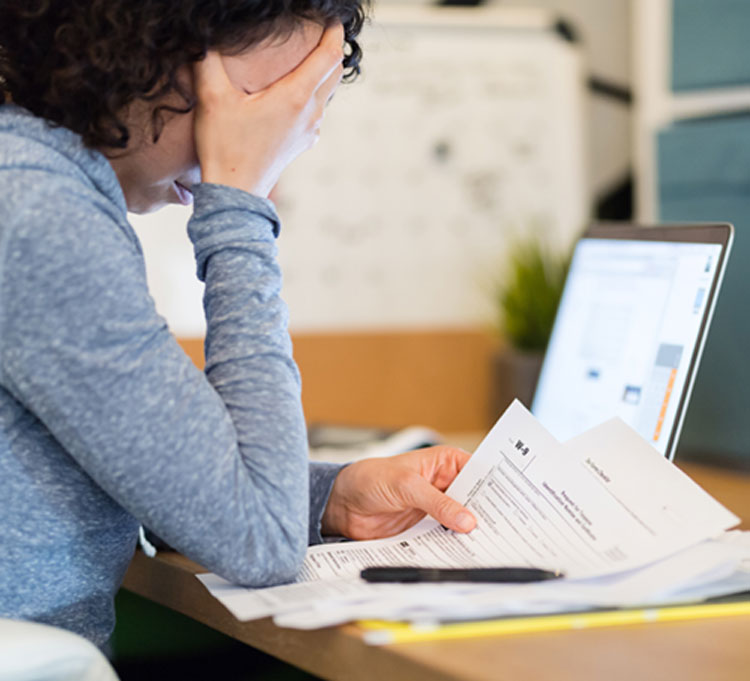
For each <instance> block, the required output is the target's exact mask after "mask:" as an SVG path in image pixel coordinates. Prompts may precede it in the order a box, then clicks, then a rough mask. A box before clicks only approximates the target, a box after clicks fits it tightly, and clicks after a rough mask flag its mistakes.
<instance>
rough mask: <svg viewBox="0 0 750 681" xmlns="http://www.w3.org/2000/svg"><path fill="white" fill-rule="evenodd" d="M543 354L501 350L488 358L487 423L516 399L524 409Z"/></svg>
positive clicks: (531, 394) (493, 419)
mask: <svg viewBox="0 0 750 681" xmlns="http://www.w3.org/2000/svg"><path fill="white" fill-rule="evenodd" d="M543 359H544V353H543V352H526V351H523V350H516V349H515V348H502V349H501V350H498V351H497V352H496V353H494V355H493V357H492V365H493V366H492V386H491V389H490V404H489V414H488V417H489V423H490V424H494V423H495V421H497V419H498V418H499V417H500V415H501V414H502V413H503V412H504V411H505V410H506V409H507V408H508V407H509V406H510V404H511V402H513V400H514V399H516V398H517V399H518V400H520V401H521V402H523V404H524V405H525V406H526V407H527V408H528V407H531V400H532V398H533V397H534V389H535V388H536V382H537V380H538V379H539V371H540V370H541V368H542V360H543Z"/></svg>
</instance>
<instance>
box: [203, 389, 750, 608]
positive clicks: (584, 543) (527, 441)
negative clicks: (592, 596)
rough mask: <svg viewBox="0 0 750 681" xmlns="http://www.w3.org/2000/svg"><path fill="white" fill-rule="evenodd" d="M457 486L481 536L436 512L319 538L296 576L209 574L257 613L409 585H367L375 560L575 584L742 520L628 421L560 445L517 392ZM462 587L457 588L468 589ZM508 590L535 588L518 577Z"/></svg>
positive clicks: (416, 592) (207, 578)
mask: <svg viewBox="0 0 750 681" xmlns="http://www.w3.org/2000/svg"><path fill="white" fill-rule="evenodd" d="M447 493H448V494H449V495H450V496H452V497H453V498H455V499H457V500H458V501H460V502H461V503H463V504H464V505H466V506H467V507H468V508H469V509H470V510H471V511H472V512H473V513H474V515H475V516H476V518H477V526H476V528H475V529H474V530H473V531H472V532H471V533H469V534H459V533H455V532H453V531H451V530H447V529H445V528H444V527H443V526H441V525H440V524H439V523H437V522H436V521H435V520H434V519H432V518H429V517H428V518H425V519H423V520H422V521H421V522H420V523H418V524H417V525H415V526H414V527H413V528H411V529H410V530H407V531H406V532H403V533H401V534H399V535H397V536H395V537H391V538H388V539H380V540H374V541H359V542H345V543H338V544H323V545H319V546H313V547H311V548H310V549H308V553H307V556H306V559H305V561H304V565H303V567H302V570H301V572H300V574H299V576H298V578H297V582H296V583H295V584H291V585H286V586H281V587H272V588H268V589H255V590H253V589H238V588H236V587H232V588H230V587H229V585H228V584H227V583H224V582H223V580H220V579H219V578H218V577H216V576H215V575H204V576H201V579H202V581H203V582H204V584H206V586H208V587H209V588H210V589H211V590H212V593H214V594H215V595H217V597H218V593H219V591H220V590H221V589H224V592H223V596H224V597H227V598H228V597H229V595H230V594H231V596H232V598H228V600H227V601H225V600H224V599H223V598H222V600H223V602H225V604H226V605H227V607H230V609H231V610H232V611H233V612H234V613H235V614H236V615H237V616H238V617H241V618H244V619H251V618H254V617H263V616H266V615H269V614H274V615H279V614H281V613H283V612H289V611H293V610H295V609H299V608H300V607H302V606H303V605H304V604H305V603H308V604H314V603H316V602H321V599H322V600H323V601H325V602H327V603H328V604H329V605H330V604H331V603H332V602H333V601H339V602H341V601H348V602H350V603H351V602H352V601H356V600H357V599H367V598H371V597H372V595H373V594H374V593H376V589H377V593H379V594H380V596H381V598H382V599H385V598H386V596H387V594H389V593H393V592H394V589H395V590H403V588H404V587H403V585H389V584H385V585H373V584H366V583H364V582H363V581H362V580H360V579H359V573H360V571H361V570H362V569H363V568H365V567H369V566H375V565H418V566H426V567H495V566H523V565H527V566H534V567H541V568H547V569H551V570H557V571H560V572H563V573H564V574H565V575H566V576H567V577H568V578H569V579H568V580H564V581H566V582H568V581H569V580H585V579H593V578H602V577H603V576H606V575H611V574H616V573H623V572H625V571H630V570H633V569H636V568H640V567H642V566H645V565H648V564H650V563H653V562H654V561H657V560H660V559H663V558H666V557H667V556H670V555H671V554H674V553H676V552H678V551H681V550H684V549H687V548H689V547H692V546H695V545H696V544H700V543H701V542H703V541H704V540H707V539H709V538H711V537H715V536H717V535H719V534H721V533H722V532H723V531H724V530H726V529H728V528H730V527H732V526H734V525H735V524H737V523H738V522H739V519H738V518H737V517H736V516H735V515H733V514H732V513H731V512H729V511H728V510H727V509H725V508H724V507H723V506H721V505H720V504H719V503H718V502H717V501H715V500H714V499H713V498H711V497H710V496H709V495H708V494H706V492H704V491H703V490H702V489H701V488H700V487H698V485H696V484H695V483H694V482H692V481H691V480H690V479H689V478H688V477H687V476H686V475H684V474H683V473H682V472H681V471H680V470H679V469H678V468H676V467H675V466H674V465H673V464H672V463H670V462H669V461H668V460H666V459H665V458H664V457H662V456H661V455H660V454H659V453H658V452H657V451H656V450H655V449H653V448H652V447H651V446H650V445H649V444H648V443H647V442H645V441H644V440H643V439H642V438H641V436H640V435H638V434H637V433H636V432H635V431H634V430H632V429H631V428H630V427H629V426H627V425H625V424H624V423H623V422H622V421H620V420H619V419H615V420H612V421H608V422H607V423H604V424H602V425H601V426H599V427H597V428H594V429H592V430H590V431H588V432H586V433H584V434H583V435H581V436H579V437H577V438H575V439H574V440H571V441H569V442H568V443H566V444H561V443H559V442H557V441H556V440H555V439H554V438H553V437H552V436H551V435H550V434H549V433H548V432H547V431H546V430H545V429H544V427H543V426H542V425H541V424H540V423H539V422H538V421H537V420H536V419H535V418H534V417H533V416H532V415H531V414H530V413H529V412H528V411H527V410H526V409H525V408H524V407H523V405H521V403H520V402H517V401H516V402H514V403H513V404H512V405H511V407H509V408H508V410H507V411H506V412H505V414H504V415H503V416H502V417H501V418H500V420H499V421H498V422H497V423H496V425H495V426H494V427H493V429H492V430H491V431H490V433H489V434H488V435H487V437H486V438H485V439H484V440H483V442H482V443H481V444H480V446H479V448H478V449H477V450H476V452H475V453H474V454H473V456H472V457H471V459H470V460H469V462H468V463H467V464H466V466H464V468H463V470H462V471H461V473H460V474H459V475H458V476H457V477H456V479H455V480H454V482H453V484H452V485H451V486H450V488H449V489H448V492H447ZM730 571H731V569H730ZM420 586H423V587H426V585H420ZM453 587H454V592H453V593H456V589H459V590H462V589H463V591H465V588H464V587H458V586H457V585H453ZM408 588H410V589H411V591H409V596H410V598H417V599H419V598H422V597H423V596H422V595H421V593H422V592H423V593H429V592H430V589H432V593H434V587H429V588H427V587H426V588H422V589H420V588H415V587H414V586H411V587H408ZM467 588H468V587H467ZM550 588H553V587H552V586H551V587H550ZM470 590H472V591H473V592H476V587H471V589H470ZM504 590H505V592H506V594H509V593H511V592H512V593H514V594H516V596H517V595H518V594H519V593H526V592H525V591H523V589H521V590H520V591H519V586H518V585H513V586H509V585H504ZM442 593H443V594H445V593H446V590H445V589H443V590H442ZM628 593H629V596H630V597H631V598H632V597H633V595H634V594H633V593H631V592H628ZM635 596H636V598H637V594H635ZM229 600H231V601H232V605H230V604H229V602H228V601H229Z"/></svg>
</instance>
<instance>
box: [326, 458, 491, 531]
mask: <svg viewBox="0 0 750 681" xmlns="http://www.w3.org/2000/svg"><path fill="white" fill-rule="evenodd" d="M469 457H470V454H468V453H467V452H465V451H463V450H461V449H456V448H454V447H445V446H440V447H430V448H429V449H418V450H416V451H413V452H407V453H406V454H399V455H398V456H392V457H388V458H382V459H381V458H378V459H365V460H363V461H358V462H356V463H353V464H351V465H349V466H347V467H346V468H344V469H342V471H341V472H340V473H339V475H338V477H337V478H336V481H335V482H334V484H333V490H332V491H331V496H330V498H329V500H328V505H327V506H326V510H325V512H324V513H323V523H322V530H323V534H328V535H341V536H345V537H349V538H351V539H377V538H378V537H389V536H392V535H394V534H398V533H399V532H401V531H403V530H405V529H407V528H409V527H411V526H412V525H414V523H416V522H417V521H418V520H420V519H421V518H423V517H424V515H425V514H427V513H428V514H429V515H431V516H432V517H433V518H435V520H437V521H438V522H439V523H441V524H442V525H445V526H446V527H448V528H450V529H452V530H456V531H457V532H469V531H471V530H472V529H474V527H475V525H476V519H475V518H474V516H473V515H472V514H471V512H470V511H469V510H467V509H466V508H464V507H463V506H462V505H461V504H459V503H458V502H457V501H455V500H454V499H451V498H450V497H449V496H447V495H445V494H443V492H444V490H445V489H446V488H447V487H448V485H450V483H451V482H452V481H453V478H455V477H456V475H457V474H458V472H459V471H460V470H461V468H463V466H464V464H465V463H466V462H467V461H468V460H469Z"/></svg>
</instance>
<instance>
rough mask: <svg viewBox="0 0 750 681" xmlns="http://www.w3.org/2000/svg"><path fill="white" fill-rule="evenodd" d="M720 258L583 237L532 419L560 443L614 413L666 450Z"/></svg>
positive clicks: (649, 243) (713, 248)
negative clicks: (546, 429) (534, 418)
mask: <svg viewBox="0 0 750 681" xmlns="http://www.w3.org/2000/svg"><path fill="white" fill-rule="evenodd" d="M724 260H725V258H724V257H723V246H722V245H721V244H719V243H685V242H681V241H656V240H651V239H649V240H637V239H622V238H615V239H611V238H591V237H584V238H583V239H581V241H580V242H579V243H578V245H577V247H576V250H575V252H574V255H573V259H572V263H571V266H570V272H569V274H568V279H567V281H566V284H565V290H564V292H563V295H562V299H561V301H560V307H559V309H558V313H557V318H556V320H555V325H554V329H553V332H552V335H551V337H550V341H549V345H548V348H547V352H546V355H545V360H544V364H543V367H542V372H541V375H540V377H539V382H538V385H537V390H536V393H535V395H534V402H533V405H532V412H533V413H534V414H535V416H537V418H539V420H540V421H541V422H542V423H543V424H544V425H545V426H546V427H547V428H548V429H549V430H550V431H551V432H552V434H553V435H554V436H555V437H557V439H559V440H561V441H565V440H567V439H569V438H571V437H573V436H575V435H578V434H579V433H581V432H583V431H585V430H586V429H588V428H590V427H592V426H595V425H597V424H599V423H601V422H603V421H606V420H607V419H609V418H612V417H613V416H619V417H620V418H622V419H623V420H624V421H625V422H626V423H628V424H629V425H630V426H632V427H633V428H635V429H636V430H637V431H638V432H639V433H640V434H641V435H642V436H643V437H644V438H645V439H646V440H648V441H649V442H650V443H651V444H652V445H653V446H654V447H655V448H656V449H658V450H659V451H660V452H662V453H663V454H671V450H672V449H673V447H672V445H673V443H676V442H675V440H676V437H673V436H676V434H677V431H678V430H679V426H680V425H681V412H683V411H684V409H683V407H684V406H685V404H686V402H687V399H684V400H683V399H682V398H683V395H685V396H686V395H687V393H689V390H690V387H691V383H692V377H693V376H692V375H693V374H694V369H695V365H696V364H697V358H698V356H699V354H700V349H701V347H702V341H703V338H704V337H705V333H704V329H705V327H706V325H707V322H708V319H709V318H710V312H711V307H713V305H712V303H713V299H714V297H715V296H714V293H715V291H716V288H717V285H718V280H719V279H720V274H721V272H722V270H723V264H724Z"/></svg>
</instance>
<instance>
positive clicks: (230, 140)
mask: <svg viewBox="0 0 750 681" xmlns="http://www.w3.org/2000/svg"><path fill="white" fill-rule="evenodd" d="M343 42H344V29H343V27H342V26H341V25H340V24H339V25H337V26H332V27H330V28H327V29H326V30H325V31H324V32H323V35H322V36H321V39H320V42H319V43H318V45H317V47H315V49H314V50H313V51H312V52H310V54H309V55H308V56H307V57H306V58H305V59H304V60H303V61H302V62H301V63H300V64H299V65H298V66H297V67H296V68H295V69H293V70H292V71H291V72H289V73H288V74H287V75H286V76H283V77H282V78H280V79H279V80H277V81H276V82H274V83H272V84H271V85H269V86H268V87H267V88H265V89H263V90H259V91H258V92H254V93H252V94H246V93H245V92H243V91H242V90H239V89H237V88H236V87H235V86H234V85H233V84H232V82H231V81H230V79H229V76H228V75H227V72H226V69H225V67H224V62H223V59H222V57H221V55H220V54H219V53H218V52H213V51H211V52H208V54H207V55H206V57H205V59H204V60H203V61H200V62H197V63H196V64H195V65H194V79H195V88H196V96H197V100H198V102H197V106H196V110H195V140H196V150H197V153H198V160H199V162H200V166H201V175H202V179H203V181H204V182H211V183H216V184H224V185H228V186H230V187H237V188H238V189H242V190H244V191H247V192H250V193H252V194H255V195H257V196H263V197H266V196H268V194H269V193H270V191H271V189H273V187H274V185H275V184H276V182H277V181H278V179H279V176H280V175H281V173H282V171H283V170H284V168H286V166H287V165H288V164H289V163H291V161H293V160H294V159H295V158H296V157H297V156H298V155H299V154H300V153H302V152H303V151H305V150H306V149H309V148H310V147H311V146H312V145H313V144H314V143H315V141H316V140H317V138H318V135H319V126H320V123H321V120H322V118H323V112H324V109H325V106H326V104H327V102H328V100H329V99H330V98H331V96H332V95H333V93H334V91H335V89H336V87H337V85H338V84H339V82H340V80H341V77H342V75H343V65H342V62H343V59H344V53H343Z"/></svg>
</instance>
